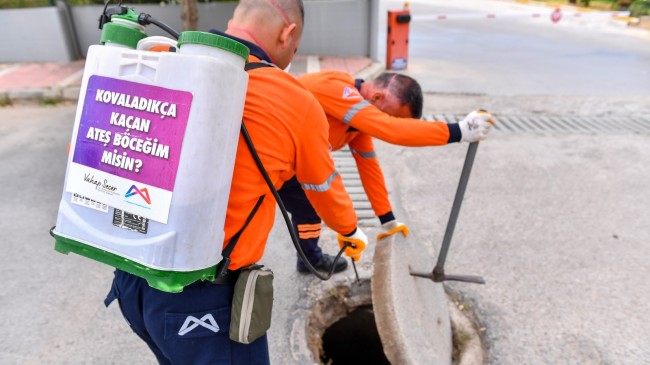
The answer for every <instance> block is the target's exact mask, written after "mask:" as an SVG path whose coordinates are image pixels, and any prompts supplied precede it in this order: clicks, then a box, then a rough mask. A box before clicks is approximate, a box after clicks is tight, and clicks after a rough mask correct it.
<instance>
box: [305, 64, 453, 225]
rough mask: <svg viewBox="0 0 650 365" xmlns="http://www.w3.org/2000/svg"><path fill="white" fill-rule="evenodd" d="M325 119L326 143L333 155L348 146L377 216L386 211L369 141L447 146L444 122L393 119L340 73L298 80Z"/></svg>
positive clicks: (382, 185)
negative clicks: (375, 139)
mask: <svg viewBox="0 0 650 365" xmlns="http://www.w3.org/2000/svg"><path fill="white" fill-rule="evenodd" d="M298 81H300V83H301V84H302V85H304V86H305V87H306V88H307V89H308V90H309V91H310V92H311V93H312V94H313V95H314V96H315V97H316V99H317V100H318V102H319V103H320V105H321V106H322V107H323V110H324V111H325V114H326V115H327V121H328V123H329V142H330V144H331V145H332V148H333V149H334V150H335V151H336V150H339V149H341V148H343V147H344V146H345V145H346V144H347V145H349V147H350V151H352V155H353V156H354V159H355V161H356V164H357V167H358V169H359V176H360V177H361V183H362V185H363V189H364V190H365V192H366V194H367V195H368V199H369V200H370V204H371V205H372V209H373V211H374V212H375V214H376V215H377V216H382V215H384V214H386V213H389V212H391V211H392V208H391V205H390V201H389V200H388V192H387V190H386V184H385V181H384V175H383V173H382V171H381V168H380V167H379V162H378V161H377V158H376V154H375V151H374V145H373V142H372V137H375V138H378V139H381V140H383V141H385V142H388V143H392V144H396V145H402V146H438V145H445V144H447V143H448V142H449V136H450V133H449V127H448V126H447V123H445V122H428V121H424V120H420V119H413V118H396V117H393V116H391V115H389V114H386V113H384V112H383V111H381V110H380V109H378V108H377V107H375V106H374V105H372V104H371V103H370V102H368V101H367V100H364V99H363V97H362V96H361V94H360V93H359V91H358V90H357V89H356V87H355V80H354V79H353V78H352V77H351V76H350V75H349V74H347V73H345V72H341V71H321V72H315V73H311V74H304V75H302V76H300V77H299V78H298Z"/></svg>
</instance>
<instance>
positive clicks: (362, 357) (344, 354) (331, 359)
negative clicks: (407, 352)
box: [320, 305, 390, 365]
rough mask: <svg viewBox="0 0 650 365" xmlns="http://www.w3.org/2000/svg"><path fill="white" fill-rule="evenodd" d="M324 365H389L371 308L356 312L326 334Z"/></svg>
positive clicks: (324, 337) (324, 336)
mask: <svg viewBox="0 0 650 365" xmlns="http://www.w3.org/2000/svg"><path fill="white" fill-rule="evenodd" d="M322 338H323V351H322V353H321V357H320V360H321V363H323V364H328V365H358V364H375V365H390V362H389V361H388V359H387V358H386V355H385V354H384V350H383V347H382V345H381V338H380V337H379V332H378V331H377V325H376V323H375V314H374V312H373V310H372V306H371V305H366V306H362V307H358V308H356V309H354V310H353V311H352V312H351V313H349V314H348V315H346V316H345V317H343V318H341V319H339V320H338V321H336V322H335V323H334V324H332V325H331V326H330V327H329V328H327V329H326V330H325V333H324V334H323V337H322Z"/></svg>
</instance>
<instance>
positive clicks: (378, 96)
mask: <svg viewBox="0 0 650 365" xmlns="http://www.w3.org/2000/svg"><path fill="white" fill-rule="evenodd" d="M384 97H385V95H384V93H383V92H382V91H379V90H375V91H373V92H372V94H371V96H370V102H373V103H376V102H378V101H382V100H384Z"/></svg>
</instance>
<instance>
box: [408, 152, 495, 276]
mask: <svg viewBox="0 0 650 365" xmlns="http://www.w3.org/2000/svg"><path fill="white" fill-rule="evenodd" d="M477 149H478V142H472V143H470V144H469V147H468V148H467V155H466V156H465V164H464V165H463V170H462V172H461V174H460V181H459V182H458V188H457V190H456V196H455V197H454V203H453V205H452V207H451V213H450V214H449V221H448V222H447V229H446V230H445V236H444V238H443V240H442V247H441V248H440V254H439V255H438V262H437V263H436V266H435V267H434V268H433V271H432V272H430V273H428V272H416V271H413V270H412V269H411V267H410V266H409V273H410V274H411V275H412V276H417V277H421V278H429V279H431V280H433V281H434V282H436V283H441V282H443V281H450V280H452V281H462V282H466V283H475V284H485V280H483V277H481V276H474V275H448V274H445V268H444V266H445V260H446V259H447V252H448V251H449V245H450V244H451V237H452V236H453V234H454V228H455V227H456V221H457V220H458V213H459V212H460V206H461V204H462V202H463V196H464V195H465V189H466V188H467V181H469V174H470V172H471V171H472V165H473V164H474V157H475V156H476V150H477Z"/></svg>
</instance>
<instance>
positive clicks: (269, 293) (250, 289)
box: [230, 264, 273, 344]
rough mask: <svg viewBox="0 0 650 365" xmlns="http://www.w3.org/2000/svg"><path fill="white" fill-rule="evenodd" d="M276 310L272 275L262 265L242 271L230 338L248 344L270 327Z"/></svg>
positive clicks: (238, 282) (233, 303)
mask: <svg viewBox="0 0 650 365" xmlns="http://www.w3.org/2000/svg"><path fill="white" fill-rule="evenodd" d="M272 308H273V272H272V271H271V270H269V269H264V268H263V265H255V264H254V265H250V266H246V267H244V268H242V269H241V273H240V274H239V278H238V279H237V283H236V284H235V294H234V297H233V300H232V312H231V316H230V339H231V340H233V341H235V342H239V343H243V344H249V343H251V342H253V341H255V340H256V339H258V338H260V337H261V336H263V335H264V334H265V333H266V331H267V330H268V329H269V327H271V311H272Z"/></svg>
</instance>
